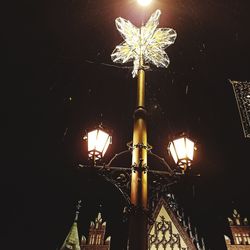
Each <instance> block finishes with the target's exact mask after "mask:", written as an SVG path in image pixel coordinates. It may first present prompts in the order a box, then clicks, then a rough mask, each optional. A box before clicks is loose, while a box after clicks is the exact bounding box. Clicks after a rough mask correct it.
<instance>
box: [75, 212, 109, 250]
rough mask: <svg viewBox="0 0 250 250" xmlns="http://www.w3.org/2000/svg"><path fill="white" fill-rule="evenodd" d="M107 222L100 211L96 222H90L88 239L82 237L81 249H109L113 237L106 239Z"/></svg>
mask: <svg viewBox="0 0 250 250" xmlns="http://www.w3.org/2000/svg"><path fill="white" fill-rule="evenodd" d="M105 233H106V222H103V221H102V217H101V213H98V215H97V217H96V219H95V222H93V221H91V222H90V227H89V235H88V239H87V240H86V238H85V237H84V236H83V237H82V239H81V245H80V247H81V250H109V249H110V241H111V237H110V236H109V237H107V238H106V239H105Z"/></svg>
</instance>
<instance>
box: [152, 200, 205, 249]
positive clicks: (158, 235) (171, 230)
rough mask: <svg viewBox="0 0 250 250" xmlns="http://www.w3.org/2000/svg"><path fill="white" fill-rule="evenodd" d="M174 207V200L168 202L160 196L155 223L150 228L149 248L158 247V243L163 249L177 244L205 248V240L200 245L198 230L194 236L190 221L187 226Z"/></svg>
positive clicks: (183, 246) (187, 247) (186, 247)
mask: <svg viewBox="0 0 250 250" xmlns="http://www.w3.org/2000/svg"><path fill="white" fill-rule="evenodd" d="M171 207H172V208H171ZM174 209H175V208H174V204H173V202H171V203H170V202H169V204H168V203H167V201H166V200H165V199H163V198H160V200H159V202H158V204H157V206H156V208H155V210H154V213H153V221H154V224H152V225H151V226H150V228H149V234H150V235H149V246H150V248H149V249H150V250H153V249H156V248H155V246H156V245H157V246H158V247H159V246H160V245H161V247H162V248H163V249H172V248H171V247H173V246H175V245H176V246H177V247H178V249H186V250H197V249H205V246H204V242H203V241H202V245H203V246H202V247H201V246H200V244H199V239H198V236H197V233H196V232H195V236H193V234H192V232H191V226H190V222H189V223H188V226H187V225H186V223H185V221H184V218H182V216H180V215H179V214H178V213H176V212H174V211H173V210H174Z"/></svg>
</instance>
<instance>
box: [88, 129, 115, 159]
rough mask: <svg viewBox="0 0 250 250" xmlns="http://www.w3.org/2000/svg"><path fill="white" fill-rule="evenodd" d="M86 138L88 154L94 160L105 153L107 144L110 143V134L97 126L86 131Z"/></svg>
mask: <svg viewBox="0 0 250 250" xmlns="http://www.w3.org/2000/svg"><path fill="white" fill-rule="evenodd" d="M87 140H88V156H89V158H91V159H93V161H94V162H95V161H96V160H99V159H101V158H102V157H103V156H104V155H105V153H106V151H107V149H108V146H109V144H111V136H110V135H109V134H108V133H106V132H105V131H104V130H103V129H102V128H97V129H95V130H93V131H91V132H88V134H87Z"/></svg>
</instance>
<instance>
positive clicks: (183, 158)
mask: <svg viewBox="0 0 250 250" xmlns="http://www.w3.org/2000/svg"><path fill="white" fill-rule="evenodd" d="M168 149H169V151H170V153H171V155H172V157H173V159H174V161H175V163H176V164H177V165H178V166H179V167H180V168H181V169H182V171H185V170H186V169H187V167H189V166H191V164H192V161H193V157H194V150H195V146H194V142H193V141H191V140H190V139H188V138H187V137H186V136H182V137H181V138H178V139H175V140H173V141H172V142H170V143H169V147H168Z"/></svg>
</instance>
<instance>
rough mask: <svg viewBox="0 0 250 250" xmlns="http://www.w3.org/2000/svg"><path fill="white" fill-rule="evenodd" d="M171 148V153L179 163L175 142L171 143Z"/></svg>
mask: <svg viewBox="0 0 250 250" xmlns="http://www.w3.org/2000/svg"><path fill="white" fill-rule="evenodd" d="M169 150H170V153H171V155H172V157H173V159H174V161H175V163H177V161H178V158H177V155H176V152H175V148H174V145H173V142H171V143H170V147H169Z"/></svg>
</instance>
